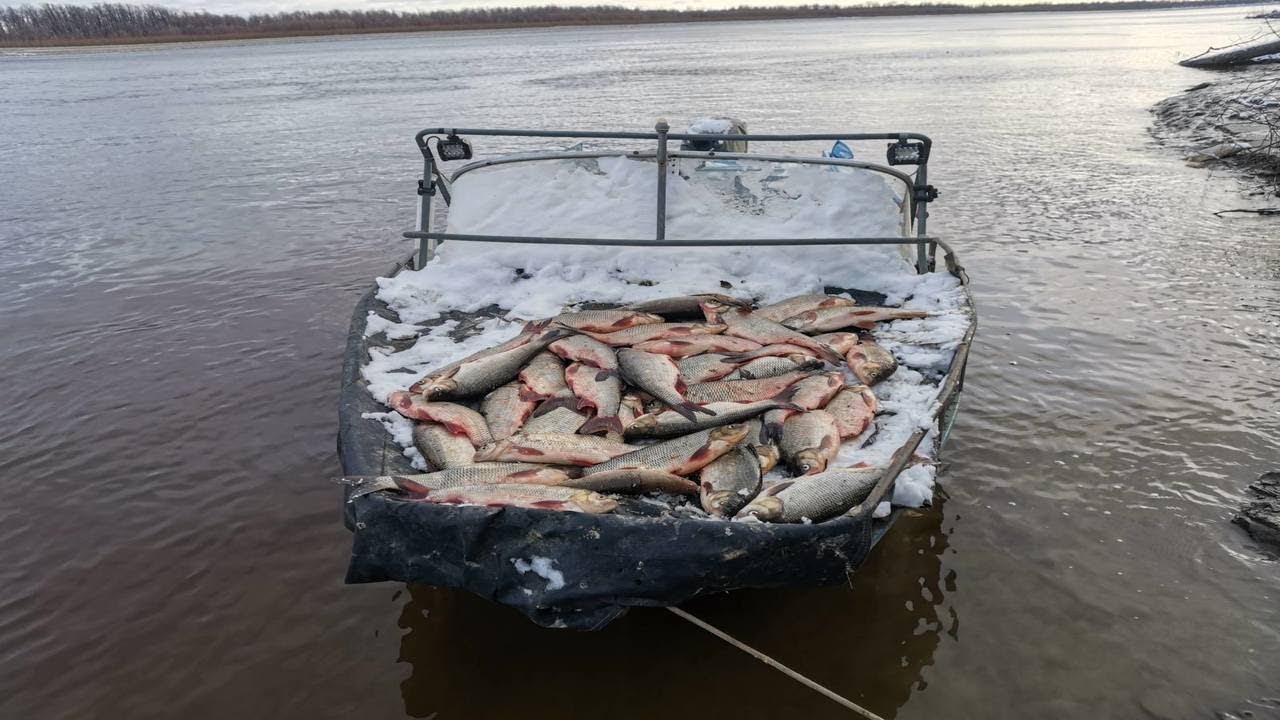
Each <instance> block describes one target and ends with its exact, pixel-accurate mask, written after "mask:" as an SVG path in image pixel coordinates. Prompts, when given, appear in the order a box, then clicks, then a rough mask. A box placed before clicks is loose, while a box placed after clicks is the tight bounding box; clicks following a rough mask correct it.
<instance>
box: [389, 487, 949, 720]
mask: <svg viewBox="0 0 1280 720" xmlns="http://www.w3.org/2000/svg"><path fill="white" fill-rule="evenodd" d="M943 505H944V503H939V504H938V505H936V506H935V507H933V508H926V509H924V510H921V511H909V512H906V513H903V517H902V518H901V519H900V520H899V521H898V523H897V525H896V526H895V528H894V530H893V531H892V532H890V533H889V534H888V535H887V536H886V537H885V539H884V540H883V541H882V542H881V543H880V544H879V545H877V547H876V548H875V549H874V550H873V552H872V553H871V555H870V557H869V558H868V560H867V562H866V564H864V565H863V567H862V568H861V569H860V570H859V571H858V572H857V574H856V575H855V576H853V577H852V578H850V581H849V585H848V586H847V587H835V588H824V589H816V590H801V591H788V592H779V591H748V592H738V593H733V594H730V595H720V596H713V597H707V598H703V599H700V600H697V601H695V602H691V603H688V604H686V605H685V609H687V610H689V611H690V612H692V613H693V614H695V615H697V616H698V617H700V618H702V619H703V620H706V621H708V622H710V623H711V624H712V625H715V626H717V627H719V628H720V629H722V630H725V631H726V632H728V633H729V634H731V635H733V636H734V637H737V638H738V639H740V640H742V641H744V642H746V643H747V644H749V645H751V646H753V647H756V648H758V649H760V650H763V651H764V652H765V653H767V654H769V655H772V656H773V657H775V658H776V659H778V660H780V661H781V662H783V663H785V664H788V665H790V666H791V667H793V668H795V669H797V670H799V671H800V672H802V673H803V674H806V675H808V676H809V677H811V678H813V679H815V680H817V681H818V682H819V683H822V684H824V685H826V686H827V687H829V688H831V689H833V690H835V691H836V692H837V693H840V694H841V695H844V696H845V697H848V698H851V699H853V700H854V701H855V702H858V703H860V704H864V705H865V706H867V707H868V708H870V709H871V710H873V711H874V712H877V713H879V714H881V715H884V716H885V717H893V716H894V715H895V712H896V710H897V709H898V708H899V707H901V706H902V705H903V704H904V703H906V701H907V699H908V698H909V697H910V696H911V694H912V692H914V691H916V690H923V689H924V688H926V687H927V686H928V682H927V681H926V680H925V679H924V677H923V671H924V669H925V668H926V667H928V666H930V665H932V664H933V657H934V653H935V652H936V651H937V649H938V646H939V644H940V643H942V642H944V641H946V640H949V641H958V640H959V638H960V635H959V631H960V618H959V616H958V614H957V611H956V608H955V606H954V605H953V604H951V603H950V602H949V597H950V596H951V595H952V594H954V593H955V592H956V591H957V577H956V572H955V571H954V570H945V569H944V562H943V554H944V553H945V552H946V550H947V549H948V547H949V544H948V541H947V536H948V534H949V533H950V532H951V530H944V529H943V527H942V524H943V518H944V517H946V515H947V514H946V512H945V509H944V507H943ZM397 595H398V597H397V598H396V601H397V602H398V603H400V604H401V605H402V607H401V612H400V617H399V621H398V624H399V626H400V627H401V628H404V630H405V632H404V635H403V636H402V637H401V641H400V651H399V656H398V658H397V659H398V660H399V661H400V662H402V663H407V664H408V665H409V666H410V668H411V671H410V674H409V676H408V677H407V678H405V680H404V681H403V682H402V683H401V685H400V691H401V694H402V696H403V698H404V709H405V713H406V714H408V715H410V716H412V717H439V718H442V720H443V719H444V718H507V717H515V716H516V715H517V714H518V715H520V716H522V717H547V718H562V717H566V716H569V715H573V716H580V717H591V716H608V717H617V718H653V717H663V716H672V715H673V706H674V707H675V708H678V712H675V713H674V716H678V717H701V716H703V715H704V714H706V713H727V714H731V715H734V716H746V717H749V716H752V715H754V714H758V713H762V712H766V711H765V708H768V710H767V712H766V716H769V717H773V716H775V715H776V716H779V717H781V716H784V714H786V715H789V714H790V713H797V715H795V717H815V718H825V717H832V718H835V717H845V716H846V714H845V713H846V711H844V710H843V709H841V708H840V707H839V706H837V705H834V704H833V703H831V701H829V700H827V699H825V698H823V697H822V696H821V695H818V694H816V693H814V692H813V691H811V690H809V689H807V688H805V687H803V686H801V685H799V684H797V683H795V682H794V681H792V680H791V679H789V678H787V677H786V676H784V675H782V674H780V673H778V672H776V671H774V670H772V669H770V668H768V667H766V666H765V665H763V664H761V663H760V662H758V661H757V660H755V659H754V658H752V657H750V656H749V655H746V654H744V653H742V652H741V651H739V650H737V649H735V648H733V647H731V646H729V645H727V644H725V643H724V642H722V641H721V640H719V639H717V638H715V637H713V636H711V635H709V634H707V633H706V632H704V631H703V630H701V629H699V628H696V627H694V626H692V625H689V624H688V623H686V622H685V621H684V620H682V619H680V618H677V617H676V616H674V615H671V614H669V613H667V612H665V611H663V610H660V609H649V608H641V609H634V610H632V611H631V612H630V613H628V614H627V615H626V616H624V617H623V618H622V619H621V620H619V621H617V622H615V623H613V624H612V625H609V626H608V627H606V628H605V629H604V630H601V631H599V632H593V633H577V632H563V631H556V630H546V629H543V628H539V627H537V626H535V625H533V624H532V623H530V622H528V621H527V620H525V619H524V618H522V617H521V616H519V615H518V614H516V613H515V612H514V611H511V610H509V609H506V608H502V607H498V606H495V605H493V604H491V603H489V602H486V601H484V600H481V599H480V598H478V597H476V596H473V595H470V594H467V593H462V592H457V591H452V590H441V589H436V588H430V587H424V586H413V585H411V586H408V587H407V593H405V594H404V595H400V594H399V593H397ZM853 649H856V652H854V651H852V650H853ZM481 678H484V679H488V680H491V681H492V686H493V689H494V691H493V692H483V691H482V690H479V688H482V687H484V684H485V681H484V680H480V679H481ZM464 687H465V688H472V689H471V690H468V691H467V692H459V689H460V688H464Z"/></svg>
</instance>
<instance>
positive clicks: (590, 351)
mask: <svg viewBox="0 0 1280 720" xmlns="http://www.w3.org/2000/svg"><path fill="white" fill-rule="evenodd" d="M547 349H548V350H550V351H551V352H553V353H555V354H556V355H559V356H560V357H561V358H563V359H565V360H568V361H569V362H576V363H582V364H583V365H590V366H591V367H595V368H600V369H601V370H613V371H615V372H616V371H617V370H618V358H617V356H616V355H614V352H613V348H611V347H609V346H608V345H605V344H604V343H602V342H600V341H599V340H596V339H595V338H590V337H587V336H586V335H570V336H569V337H567V338H561V339H560V340H557V341H555V342H553V343H551V344H550V345H548V346H547Z"/></svg>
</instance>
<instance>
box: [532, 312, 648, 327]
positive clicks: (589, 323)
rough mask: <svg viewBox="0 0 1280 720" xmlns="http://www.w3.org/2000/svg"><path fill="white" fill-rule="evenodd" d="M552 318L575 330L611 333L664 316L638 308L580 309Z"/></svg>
mask: <svg viewBox="0 0 1280 720" xmlns="http://www.w3.org/2000/svg"><path fill="white" fill-rule="evenodd" d="M552 320H553V321H554V322H556V323H559V324H560V325H564V326H565V327H571V328H573V329H574V330H589V331H591V332H599V333H611V332H617V331H618V330H626V329H627V328H629V327H635V326H637V325H653V324H655V323H660V322H662V317H661V316H659V315H653V314H651V313H647V312H638V311H636V310H579V311H578V312H569V313H563V314H560V315H557V316H555V317H554V318H552Z"/></svg>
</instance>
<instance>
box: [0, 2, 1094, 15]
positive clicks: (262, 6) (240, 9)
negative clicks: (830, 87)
mask: <svg viewBox="0 0 1280 720" xmlns="http://www.w3.org/2000/svg"><path fill="white" fill-rule="evenodd" d="M32 1H34V0H32ZM49 1H50V2H55V3H56V2H67V3H69V4H77V5H79V4H85V5H87V4H91V2H94V1H98V0H49ZM101 1H114V2H134V3H137V4H140V5H146V4H155V5H164V6H167V7H172V8H177V9H182V10H195V11H198V10H207V11H209V12H215V13H237V14H241V15H246V14H249V13H255V12H276V11H280V10H331V9H334V8H339V9H343V10H366V9H387V10H410V11H412V10H453V9H457V8H464V7H516V6H528V5H622V6H625V7H645V8H690V9H703V8H707V9H709V8H723V7H736V6H738V5H807V4H811V3H813V2H818V3H826V2H830V3H832V4H851V5H856V4H861V3H860V2H847V3H842V2H839V0H101ZM888 1H890V2H911V1H912V0H888ZM938 1H941V2H956V3H962V4H966V5H969V4H978V3H977V2H973V1H972V0H938ZM986 1H987V2H998V3H1008V4H1011V5H1016V4H1023V3H1025V2H1055V0H986ZM1056 1H1059V2H1073V1H1075V0H1056ZM16 4H22V3H20V2H14V0H0V5H16Z"/></svg>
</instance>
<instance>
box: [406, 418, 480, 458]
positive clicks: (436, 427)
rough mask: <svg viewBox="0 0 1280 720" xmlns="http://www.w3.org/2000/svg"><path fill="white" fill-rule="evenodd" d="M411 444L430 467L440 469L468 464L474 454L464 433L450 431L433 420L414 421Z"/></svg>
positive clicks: (472, 447)
mask: <svg viewBox="0 0 1280 720" xmlns="http://www.w3.org/2000/svg"><path fill="white" fill-rule="evenodd" d="M413 446H414V447H416V448H418V452H420V453H422V456H423V457H425V458H426V459H427V462H429V463H431V466H432V467H436V468H440V469H447V468H455V467H462V466H463V465H470V464H471V463H473V462H474V457H475V454H476V448H475V446H474V445H472V444H471V440H470V439H468V438H467V436H466V435H463V434H461V433H453V432H450V431H449V429H448V428H446V427H445V426H443V425H441V424H439V423H433V422H418V423H414V426H413Z"/></svg>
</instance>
